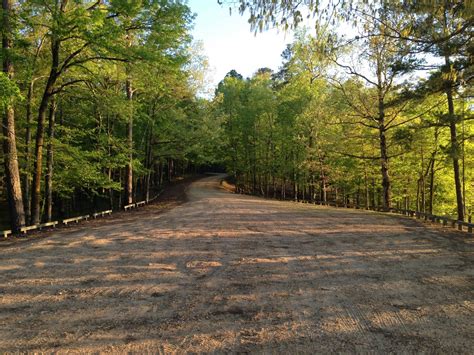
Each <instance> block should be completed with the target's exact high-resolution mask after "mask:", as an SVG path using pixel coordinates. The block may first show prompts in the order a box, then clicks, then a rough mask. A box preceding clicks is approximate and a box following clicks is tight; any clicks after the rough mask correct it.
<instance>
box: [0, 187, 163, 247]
mask: <svg viewBox="0 0 474 355" xmlns="http://www.w3.org/2000/svg"><path fill="white" fill-rule="evenodd" d="M162 192H163V190H161V191H160V192H158V193H157V194H156V195H155V196H154V197H152V198H151V199H148V200H147V201H139V202H137V203H132V204H129V205H126V206H124V210H125V211H127V210H130V209H132V208H136V207H142V206H145V205H146V204H148V203H150V202H152V201H154V200H156V199H157V198H158V197H159V196H160V195H161V194H162ZM112 212H113V211H112V210H106V211H100V212H95V213H93V214H92V217H93V218H94V219H95V218H98V217H105V216H110V215H112ZM90 217H91V216H90V215H84V216H78V217H72V218H66V219H63V220H62V221H61V222H62V224H63V225H65V226H67V225H68V224H69V223H79V222H80V221H83V220H86V221H87V220H88V219H89V218H90ZM58 224H59V221H54V222H46V223H41V224H34V225H31V226H25V227H22V228H20V233H22V234H26V233H27V232H29V231H33V230H41V229H42V228H46V227H53V228H54V227H56V226H57V225H58ZM0 235H1V236H2V237H3V238H8V236H10V235H12V231H11V230H4V231H0Z"/></svg>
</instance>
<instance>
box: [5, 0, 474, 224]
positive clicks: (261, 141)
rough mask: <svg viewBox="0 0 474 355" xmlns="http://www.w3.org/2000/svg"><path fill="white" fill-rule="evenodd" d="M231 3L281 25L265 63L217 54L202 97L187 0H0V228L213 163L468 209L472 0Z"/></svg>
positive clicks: (240, 174)
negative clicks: (274, 59)
mask: <svg viewBox="0 0 474 355" xmlns="http://www.w3.org/2000/svg"><path fill="white" fill-rule="evenodd" d="M219 3H222V2H219ZM223 3H224V4H221V5H219V4H218V2H216V3H215V4H212V5H213V6H227V5H229V6H231V5H232V4H233V3H235V2H231V1H228V2H227V3H226V2H225V1H223ZM238 5H239V8H238V11H237V12H239V11H240V13H241V14H242V15H243V16H247V17H248V18H249V23H250V26H251V29H252V30H254V31H255V32H256V35H257V36H258V32H259V31H263V30H265V28H268V27H273V26H277V27H279V28H281V29H282V30H288V31H293V30H294V31H295V36H294V41H293V43H291V44H290V45H288V47H287V48H286V50H285V51H284V52H283V53H282V62H283V64H282V66H281V67H280V69H279V70H278V71H272V70H271V69H269V68H261V69H259V70H257V71H256V73H255V74H254V75H253V76H252V77H250V78H244V77H243V76H242V75H240V74H239V73H238V72H236V71H235V70H233V71H230V72H229V73H228V74H227V75H226V76H225V78H222V80H221V81H220V83H219V85H218V86H217V88H216V89H215V93H214V95H212V97H210V96H206V95H202V94H201V92H202V89H203V86H205V80H204V78H205V76H206V70H207V62H206V58H205V56H204V55H203V53H202V51H201V49H200V48H199V44H198V43H196V42H194V41H193V39H192V36H191V30H192V25H193V19H194V14H193V13H192V11H191V10H190V8H189V7H188V6H187V5H186V2H183V1H173V0H154V1H139V0H136V1H126V0H116V1H100V0H98V1H68V0H29V1H12V0H3V8H2V9H3V12H2V52H1V61H2V63H3V72H2V74H0V105H1V109H2V132H3V135H2V140H3V142H2V143H3V150H2V153H1V155H0V156H1V159H2V160H3V162H4V164H3V165H2V167H1V168H0V176H1V178H2V179H1V180H0V184H1V185H0V229H6V228H11V229H12V230H13V231H18V230H19V229H20V227H21V226H24V225H30V224H38V223H41V222H45V221H51V220H54V219H58V218H64V217H68V216H74V215H78V214H80V213H82V212H89V211H93V210H96V209H100V208H102V209H106V208H112V209H120V208H122V207H123V206H124V205H126V204H129V203H132V202H135V201H138V200H143V199H148V198H149V197H150V196H151V195H152V194H153V193H154V191H158V190H159V189H160V188H161V186H162V185H163V184H164V183H165V181H167V180H171V179H172V178H173V176H176V175H183V174H191V173H195V172H197V171H202V170H203V169H204V170H205V169H213V168H214V169H215V168H216V167H217V168H225V170H226V172H227V173H228V174H229V176H230V179H231V180H232V181H233V182H234V183H235V184H236V188H237V192H240V193H248V194H255V195H261V196H265V197H271V198H281V199H293V200H306V201H310V202H328V201H339V202H340V203H343V204H354V205H360V206H365V207H374V206H378V207H381V208H383V209H389V208H390V207H392V206H398V207H401V208H406V209H408V208H410V209H414V210H418V211H422V212H427V213H432V214H437V215H446V216H450V217H453V218H457V219H458V220H461V221H467V220H468V219H470V218H471V214H472V210H473V208H474V174H473V172H474V123H473V110H474V101H473V90H472V80H473V75H474V71H473V59H474V41H473V40H472V39H473V24H474V17H473V13H474V11H473V10H474V9H473V8H472V6H471V5H469V2H465V1H454V0H445V1H434V2H433V1H426V2H424V1H420V2H405V1H380V2H375V1H374V2H366V1H360V2H359V1H349V2H342V3H338V4H336V5H335V4H333V3H332V2H329V3H328V4H327V5H325V6H323V5H321V4H319V2H317V1H312V0H308V1H303V2H300V1H270V0H268V1H265V0H264V1H257V0H255V1H243V0H241V1H240V2H239V4H238ZM232 16H239V15H238V14H233V15H232ZM311 21H312V22H314V23H315V24H316V25H315V26H314V24H313V26H308V25H307V22H311ZM342 24H344V26H346V27H347V28H350V31H346V32H350V33H351V34H352V36H349V35H348V34H347V33H342V32H343V31H341V30H338V29H339V28H340V27H341V26H342Z"/></svg>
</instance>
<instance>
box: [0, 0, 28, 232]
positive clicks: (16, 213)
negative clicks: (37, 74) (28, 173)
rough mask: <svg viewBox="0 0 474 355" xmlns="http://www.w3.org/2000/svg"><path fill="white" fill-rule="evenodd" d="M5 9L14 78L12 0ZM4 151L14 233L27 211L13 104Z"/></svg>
mask: <svg viewBox="0 0 474 355" xmlns="http://www.w3.org/2000/svg"><path fill="white" fill-rule="evenodd" d="M2 10H3V21H2V22H3V24H2V25H3V31H2V32H3V35H2V49H3V72H4V73H5V74H6V75H7V77H8V78H9V79H12V78H13V64H12V62H11V61H10V50H11V47H12V40H11V35H12V29H11V24H10V16H11V11H12V1H11V0H3V1H2ZM2 131H3V136H4V139H3V153H4V165H5V175H6V179H5V180H6V185H7V195H8V205H9V209H10V225H11V229H12V231H13V232H14V233H17V232H19V230H20V228H21V227H22V226H24V225H25V211H24V206H23V196H22V193H21V181H20V169H19V166H18V154H17V150H16V133H15V111H14V109H13V106H12V105H11V104H8V105H7V107H6V108H5V113H4V115H3V129H2Z"/></svg>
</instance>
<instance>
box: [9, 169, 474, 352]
mask: <svg viewBox="0 0 474 355" xmlns="http://www.w3.org/2000/svg"><path fill="white" fill-rule="evenodd" d="M175 205H176V207H174V208H173V209H171V210H170V211H168V212H166V213H161V214H160V213H157V211H156V210H155V209H154V206H148V207H145V208H143V209H142V210H140V211H138V212H136V213H130V214H122V215H121V217H120V218H114V219H111V220H102V221H96V222H93V223H89V224H84V225H82V226H79V227H74V228H72V229H64V230H58V231H56V232H54V233H52V235H51V237H49V238H42V239H37V240H35V241H33V242H28V243H20V244H12V245H4V246H3V247H1V248H0V352H2V353H3V352H17V351H30V352H33V351H36V352H39V351H45V352H50V351H56V352H60V353H67V352H153V353H184V352H218V353H222V352H243V353H246V352H252V353H253V352H265V353H314V352H330V351H337V352H344V353H349V352H350V353H352V352H368V351H372V352H397V353H400V352H402V353H407V352H408V353H412V352H429V353H473V352H474V338H473V337H472V334H474V322H473V311H474V282H473V280H474V278H473V276H474V272H473V271H474V267H473V261H474V258H473V256H474V255H473V254H474V241H473V238H472V236H470V235H469V234H461V233H456V232H451V231H450V230H443V229H441V228H435V227H429V226H426V225H424V224H422V223H419V222H417V221H413V220H410V219H405V218H403V217H395V216H389V215H384V214H379V213H371V212H365V211H356V210H349V209H348V210H345V209H331V208H327V207H319V206H309V205H303V204H295V203H290V202H278V201H272V200H264V199H259V198H253V197H249V196H241V195H234V194H231V193H229V192H228V191H225V190H224V189H222V188H220V187H219V184H218V178H217V177H209V178H206V179H203V180H200V181H197V182H195V183H193V184H192V185H191V187H190V188H189V190H188V202H186V203H182V204H179V203H176V204H175Z"/></svg>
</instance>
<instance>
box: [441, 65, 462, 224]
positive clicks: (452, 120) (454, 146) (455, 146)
mask: <svg viewBox="0 0 474 355" xmlns="http://www.w3.org/2000/svg"><path fill="white" fill-rule="evenodd" d="M445 64H446V67H447V68H450V67H451V61H450V59H449V57H448V56H446V57H445ZM452 86H453V82H452V80H451V79H449V80H448V83H447V85H446V87H447V89H446V97H447V99H448V115H449V131H450V141H451V158H452V160H453V172H454V185H455V188H456V206H457V212H458V220H459V221H463V220H464V202H463V197H462V184H461V173H460V170H459V154H460V149H459V142H458V137H457V129H456V115H455V113H454V99H453V89H452Z"/></svg>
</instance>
